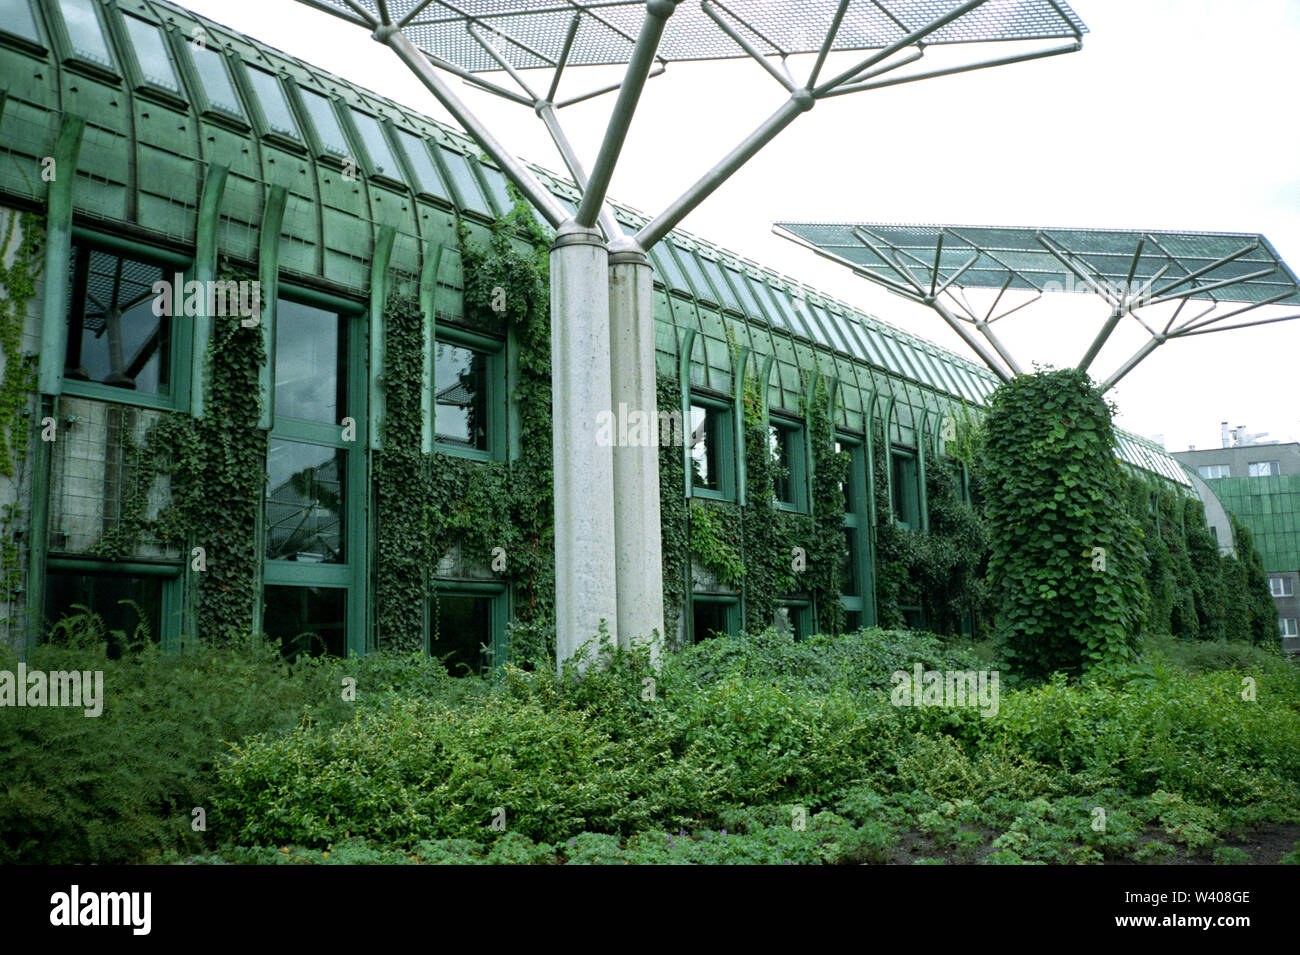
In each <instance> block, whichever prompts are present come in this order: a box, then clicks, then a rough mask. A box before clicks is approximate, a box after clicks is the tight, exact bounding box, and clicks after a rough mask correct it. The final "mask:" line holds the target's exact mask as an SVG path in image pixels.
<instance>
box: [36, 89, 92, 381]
mask: <svg viewBox="0 0 1300 955" xmlns="http://www.w3.org/2000/svg"><path fill="white" fill-rule="evenodd" d="M85 128H86V121H85V120H83V119H82V118H81V117H80V116H73V115H71V114H69V113H65V114H64V116H63V121H62V123H61V124H60V126H59V137H58V140H57V141H56V142H55V145H54V170H55V174H54V180H53V181H52V182H51V183H50V189H49V195H48V197H47V200H46V205H47V211H46V219H45V263H44V268H45V282H44V289H43V292H44V299H45V301H44V305H43V307H42V309H41V357H40V359H39V361H40V366H39V373H38V374H39V388H40V392H41V394H44V395H58V394H59V393H60V390H61V387H62V383H63V364H64V360H65V358H66V356H67V351H68V279H67V276H68V263H69V262H70V261H71V259H72V195H73V189H74V188H75V186H76V182H77V157H78V155H79V154H80V152H81V138H82V134H83V133H84V132H85Z"/></svg>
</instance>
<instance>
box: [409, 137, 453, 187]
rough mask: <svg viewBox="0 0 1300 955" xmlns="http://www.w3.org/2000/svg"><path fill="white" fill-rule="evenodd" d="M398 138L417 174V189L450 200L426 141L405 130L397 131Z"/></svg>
mask: <svg viewBox="0 0 1300 955" xmlns="http://www.w3.org/2000/svg"><path fill="white" fill-rule="evenodd" d="M397 138H398V139H399V140H401V143H402V148H403V149H405V150H406V158H407V159H409V160H410V161H411V169H412V170H413V171H414V172H415V178H416V184H415V185H416V188H417V189H419V191H420V192H423V193H426V194H428V195H430V196H437V197H438V198H439V199H448V198H450V197H449V196H448V195H447V187H446V186H444V185H443V184H442V177H441V176H440V175H438V169H437V167H436V166H434V164H433V159H432V157H430V156H429V147H428V146H427V145H425V142H424V140H422V139H421V138H420V137H419V136H416V135H415V134H414V133H410V132H407V131H406V130H405V129H399V130H398V131H397Z"/></svg>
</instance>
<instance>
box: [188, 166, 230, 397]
mask: <svg viewBox="0 0 1300 955" xmlns="http://www.w3.org/2000/svg"><path fill="white" fill-rule="evenodd" d="M229 175H230V167H229V166H226V165H223V164H221V163H213V164H211V165H210V166H208V172H207V175H206V176H205V177H204V179H203V194H202V196H201V197H200V198H199V216H198V225H197V228H196V229H195V233H194V278H195V280H196V281H198V282H202V283H205V284H204V287H205V288H206V287H207V284H206V283H210V282H213V281H215V280H216V277H217V225H218V223H219V222H220V219H221V197H222V195H223V194H224V193H225V191H226V180H227V178H228V177H229ZM203 300H204V302H205V303H206V301H207V296H206V295H205V296H203ZM211 338H212V318H211V316H209V315H208V314H207V307H206V305H205V306H204V307H203V308H202V309H201V310H200V314H198V315H196V316H195V317H194V337H193V339H192V341H191V343H190V414H191V415H192V416H193V417H195V418H202V417H203V415H204V411H205V408H206V404H207V381H206V380H205V379H204V375H203V372H204V366H205V365H206V364H207V357H208V342H209V340H210V339H211Z"/></svg>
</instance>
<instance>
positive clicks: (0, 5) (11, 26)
mask: <svg viewBox="0 0 1300 955" xmlns="http://www.w3.org/2000/svg"><path fill="white" fill-rule="evenodd" d="M0 30H4V32H6V33H12V34H13V35H14V36H18V37H22V38H23V39H24V40H31V41H32V42H33V43H40V42H41V34H40V32H39V31H38V30H37V29H36V18H35V17H33V16H32V7H31V4H30V3H29V0H0Z"/></svg>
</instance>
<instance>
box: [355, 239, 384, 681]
mask: <svg viewBox="0 0 1300 955" xmlns="http://www.w3.org/2000/svg"><path fill="white" fill-rule="evenodd" d="M384 229H388V230H389V233H388V238H387V241H384V238H383V230H381V232H380V239H379V240H378V241H377V245H378V246H382V248H377V249H376V259H378V258H380V257H381V256H380V255H379V253H381V252H382V253H383V254H382V258H383V263H382V268H377V267H376V266H375V264H374V263H372V267H371V286H370V296H371V302H370V320H371V325H372V328H373V325H374V322H375V317H376V315H378V318H379V323H380V325H381V327H382V324H383V314H384V306H385V301H384V300H383V299H384V297H385V296H386V292H387V276H388V255H389V253H390V252H391V251H392V247H393V241H392V240H393V236H394V235H395V234H396V233H395V231H393V230H391V227H384ZM376 274H378V276H379V281H378V283H376V282H375V275H376ZM376 284H377V285H378V288H377V289H376ZM376 298H379V299H380V301H378V302H377V301H376ZM347 321H348V322H349V323H350V325H351V326H352V327H351V328H350V329H349V332H348V390H347V393H348V395H349V398H348V407H347V409H346V410H347V411H348V413H349V416H350V417H352V418H353V419H355V420H356V423H357V434H356V440H355V441H354V442H352V444H351V447H350V448H349V450H348V453H347V468H348V481H347V489H348V501H347V510H346V512H345V513H346V515H347V521H348V528H347V534H348V547H349V550H348V566H349V568H350V569H351V572H352V573H351V580H350V582H349V585H348V594H347V604H346V609H345V611H344V612H345V614H346V615H347V635H348V637H347V639H348V653H349V655H351V654H354V653H355V654H356V655H357V656H364V655H365V653H366V652H367V650H368V649H369V646H370V642H371V641H370V636H371V634H372V633H373V632H374V627H373V620H372V610H373V601H372V600H371V599H370V598H371V586H370V553H371V548H372V546H373V544H374V540H373V535H372V533H371V522H370V521H369V520H368V519H367V518H368V515H369V513H370V503H371V502H370V488H371V487H372V483H371V482H372V480H373V474H372V473H371V470H370V469H371V467H372V464H373V458H372V455H370V454H367V453H366V448H367V435H366V434H365V433H364V432H365V430H366V429H365V427H364V425H365V422H366V420H367V417H366V415H365V413H364V408H363V407H358V405H361V404H362V403H363V402H364V401H365V396H366V394H367V392H366V386H367V383H368V382H369V383H370V388H371V391H370V397H371V398H372V399H373V396H374V391H375V389H376V388H377V382H378V380H379V371H378V370H377V369H376V368H375V367H374V366H373V365H372V364H371V363H370V362H368V361H367V360H366V358H367V353H366V349H365V348H364V347H363V345H362V341H361V337H362V336H361V335H360V334H356V333H354V331H353V329H355V328H356V327H357V326H358V325H360V323H361V320H360V317H359V316H356V313H355V312H354V313H352V317H349V318H347ZM374 348H375V342H374V339H373V337H372V338H371V340H370V356H371V358H372V360H373V356H374ZM381 348H382V342H381ZM381 354H382V352H381ZM378 427H379V426H378V424H376V426H375V430H376V433H377V432H378ZM376 440H377V439H376V438H375V436H374V435H371V436H370V441H371V442H374V441H376ZM370 446H372V447H373V443H372V444H371V445H370Z"/></svg>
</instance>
